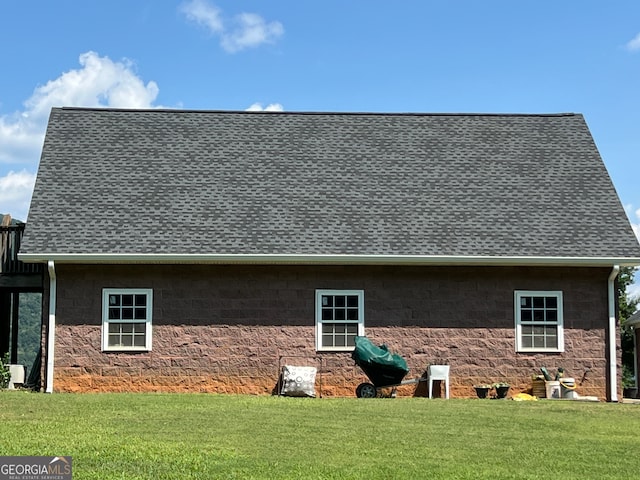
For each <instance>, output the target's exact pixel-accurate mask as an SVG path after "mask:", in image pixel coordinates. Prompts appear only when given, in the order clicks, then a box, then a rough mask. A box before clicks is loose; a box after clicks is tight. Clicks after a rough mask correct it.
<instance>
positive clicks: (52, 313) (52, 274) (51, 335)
mask: <svg viewBox="0 0 640 480" xmlns="http://www.w3.org/2000/svg"><path fill="white" fill-rule="evenodd" d="M47 268H48V269H49V326H48V328H47V387H46V390H45V391H46V392H47V393H53V357H54V351H53V349H54V345H55V343H56V342H55V340H56V335H55V334H56V266H55V264H54V262H53V260H49V261H48V262H47Z"/></svg>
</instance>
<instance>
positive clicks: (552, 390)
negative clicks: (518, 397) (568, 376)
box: [544, 380, 562, 399]
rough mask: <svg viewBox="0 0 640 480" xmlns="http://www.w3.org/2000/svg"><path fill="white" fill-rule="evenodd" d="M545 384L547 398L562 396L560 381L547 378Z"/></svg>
mask: <svg viewBox="0 0 640 480" xmlns="http://www.w3.org/2000/svg"><path fill="white" fill-rule="evenodd" d="M544 386H545V388H546V389H547V398H555V399H558V398H562V397H561V396H560V395H561V391H560V382H559V381H557V380H547V381H546V382H544Z"/></svg>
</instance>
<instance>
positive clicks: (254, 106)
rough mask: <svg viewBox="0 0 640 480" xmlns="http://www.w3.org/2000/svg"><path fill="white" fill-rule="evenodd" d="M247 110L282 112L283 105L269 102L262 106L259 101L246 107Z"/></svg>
mask: <svg viewBox="0 0 640 480" xmlns="http://www.w3.org/2000/svg"><path fill="white" fill-rule="evenodd" d="M246 111H247V112H282V111H284V107H283V106H282V105H281V104H279V103H270V104H269V105H267V106H266V107H264V108H263V107H262V104H261V103H257V102H256V103H254V104H252V105H251V106H249V107H248V108H247V109H246Z"/></svg>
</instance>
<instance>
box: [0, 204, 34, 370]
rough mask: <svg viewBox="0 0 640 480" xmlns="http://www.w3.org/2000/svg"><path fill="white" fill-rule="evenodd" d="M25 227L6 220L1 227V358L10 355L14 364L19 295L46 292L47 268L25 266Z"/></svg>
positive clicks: (5, 217)
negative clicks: (22, 256) (22, 246)
mask: <svg viewBox="0 0 640 480" xmlns="http://www.w3.org/2000/svg"><path fill="white" fill-rule="evenodd" d="M24 227H25V224H24V223H23V222H18V221H15V220H13V221H12V220H11V217H10V216H9V215H4V216H3V217H2V224H1V225H0V355H2V356H4V354H5V353H7V352H9V359H10V362H11V363H16V362H17V360H18V319H19V301H18V300H19V295H20V293H23V292H40V293H43V291H44V288H43V285H44V283H43V278H44V265H42V264H33V263H32V264H30V263H23V262H21V261H19V260H18V251H19V250H20V243H21V241H22V236H23V234H24Z"/></svg>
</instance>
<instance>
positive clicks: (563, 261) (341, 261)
mask: <svg viewBox="0 0 640 480" xmlns="http://www.w3.org/2000/svg"><path fill="white" fill-rule="evenodd" d="M18 257H19V259H20V260H21V261H23V262H26V263H46V262H47V261H49V260H53V261H55V262H58V263H76V264H258V265H479V266H509V265H512V266H516V265H520V266H583V267H597V266H610V265H620V266H639V265H640V257H545V256H483V255H469V256H458V255H332V254H327V255H325V254H316V255H307V254H138V253H136V254H127V253H114V254H108V253H83V254H76V253H23V254H19V255H18Z"/></svg>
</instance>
